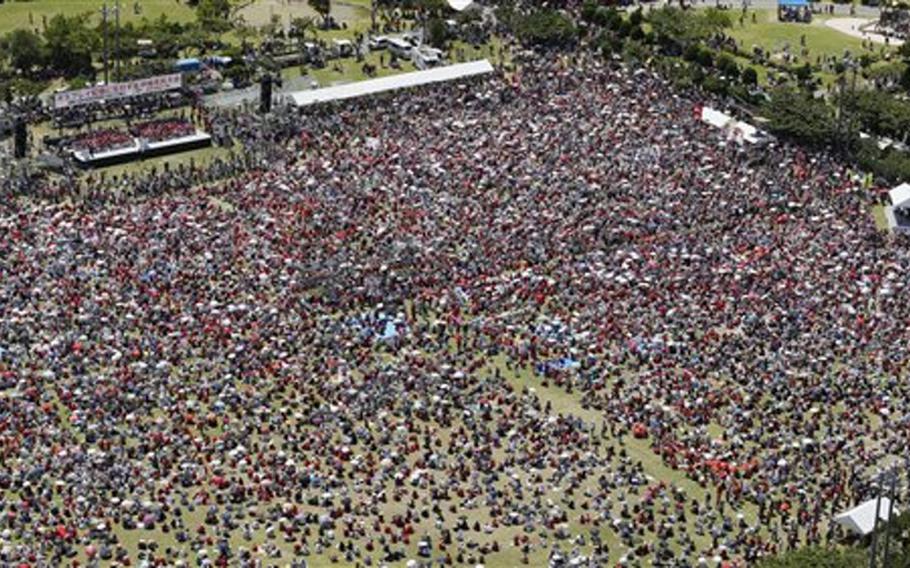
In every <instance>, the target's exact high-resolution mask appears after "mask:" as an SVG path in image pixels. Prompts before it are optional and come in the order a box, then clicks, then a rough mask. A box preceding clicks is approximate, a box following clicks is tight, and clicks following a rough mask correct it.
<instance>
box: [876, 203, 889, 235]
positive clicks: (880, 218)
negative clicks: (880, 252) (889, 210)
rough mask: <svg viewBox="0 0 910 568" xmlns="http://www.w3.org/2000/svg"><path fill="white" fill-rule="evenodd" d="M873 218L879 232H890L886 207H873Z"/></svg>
mask: <svg viewBox="0 0 910 568" xmlns="http://www.w3.org/2000/svg"><path fill="white" fill-rule="evenodd" d="M872 218H873V219H875V227H876V228H877V229H878V230H879V231H887V230H888V219H887V218H886V217H885V207H884V206H883V205H875V206H873V207H872Z"/></svg>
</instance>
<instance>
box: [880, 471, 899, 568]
mask: <svg viewBox="0 0 910 568" xmlns="http://www.w3.org/2000/svg"><path fill="white" fill-rule="evenodd" d="M890 475H891V479H890V483H889V484H888V512H887V513H886V514H885V517H886V518H887V519H888V521H887V522H888V524H887V525H885V550H884V559H883V560H882V566H883V568H888V567H889V566H890V564H889V561H890V560H891V558H889V557H890V556H891V511H892V509H893V508H894V493H895V489H896V486H897V467H893V468H891V472H890Z"/></svg>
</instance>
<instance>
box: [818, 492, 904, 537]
mask: <svg viewBox="0 0 910 568" xmlns="http://www.w3.org/2000/svg"><path fill="white" fill-rule="evenodd" d="M890 504H891V500H890V499H888V498H887V497H882V498H881V506H880V507H879V511H878V518H879V519H881V520H882V521H887V520H888V506H889V505H890ZM897 515H898V511H897V507H894V509H892V510H891V516H892V517H895V516H897ZM834 522H836V523H837V524H839V525H840V526H842V527H844V528H845V529H847V530H850V531H853V532H855V533H856V534H859V535H863V536H865V535H867V534H870V533H871V532H872V530H873V528H874V527H875V499H869V500H868V501H866V502H865V503H863V504H861V505H857V506H856V507H854V508H852V509H850V510H849V511H845V512H843V513H841V514H839V515H837V516H836V517H834Z"/></svg>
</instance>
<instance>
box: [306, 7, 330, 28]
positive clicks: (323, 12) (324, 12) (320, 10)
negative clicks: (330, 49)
mask: <svg viewBox="0 0 910 568" xmlns="http://www.w3.org/2000/svg"><path fill="white" fill-rule="evenodd" d="M307 4H309V6H310V8H312V9H313V10H315V11H316V13H317V14H319V15H320V16H322V23H323V25H324V26H325V27H326V28H328V26H329V13H330V12H331V11H332V0H307Z"/></svg>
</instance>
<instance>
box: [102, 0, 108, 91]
mask: <svg viewBox="0 0 910 568" xmlns="http://www.w3.org/2000/svg"><path fill="white" fill-rule="evenodd" d="M107 12H108V10H107V2H105V3H104V4H103V5H102V6H101V30H102V39H103V40H104V84H105V85H107V84H108V82H109V81H110V69H109V66H108V64H109V61H108V49H107Z"/></svg>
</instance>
